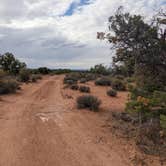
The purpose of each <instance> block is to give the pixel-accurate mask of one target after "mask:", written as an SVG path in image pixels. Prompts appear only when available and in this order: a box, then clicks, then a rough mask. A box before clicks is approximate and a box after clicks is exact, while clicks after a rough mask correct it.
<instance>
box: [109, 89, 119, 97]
mask: <svg viewBox="0 0 166 166" xmlns="http://www.w3.org/2000/svg"><path fill="white" fill-rule="evenodd" d="M107 95H108V96H112V97H116V96H117V91H116V90H114V89H110V90H108V91H107Z"/></svg>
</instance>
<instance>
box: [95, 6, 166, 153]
mask: <svg viewBox="0 0 166 166" xmlns="http://www.w3.org/2000/svg"><path fill="white" fill-rule="evenodd" d="M165 20H166V14H165V13H164V11H161V12H159V14H158V15H156V16H155V17H154V18H153V20H152V21H151V22H150V23H147V22H145V21H144V18H143V17H142V16H140V15H131V14H130V13H124V12H123V7H120V8H119V9H118V10H117V12H116V13H115V15H113V16H111V17H110V18H109V30H110V31H111V32H114V33H109V34H104V33H98V36H97V38H98V39H103V40H105V39H106V40H108V41H109V42H110V43H111V45H112V47H113V49H115V50H116V55H115V56H114V57H113V68H112V73H113V75H114V76H115V77H116V75H123V76H124V77H126V78H127V79H122V78H121V79H119V78H118V79H117V78H116V79H115V80H114V81H112V82H111V86H112V88H113V89H115V90H125V89H126V88H127V87H128V88H127V89H129V90H130V98H129V101H128V103H127V105H126V114H123V115H124V116H127V117H130V118H127V119H130V120H129V121H130V123H134V124H135V129H136V128H137V130H136V131H137V132H136V142H137V144H138V145H139V147H140V148H141V150H143V151H144V152H147V153H150V152H151V153H152V154H158V155H159V154H160V155H166V152H165V151H164V152H163V151H162V150H164V149H166V128H165V126H166V121H165V119H166V84H165V83H166V29H164V26H165V25H166V21H165ZM111 34H112V35H111ZM113 34H114V35H113ZM125 83H127V84H128V85H127V87H126V85H125ZM123 115H122V116H121V115H120V116H115V117H118V118H119V117H123ZM122 125H123V124H122ZM161 142H162V144H161ZM148 149H151V150H148ZM161 152H162V153H161Z"/></svg>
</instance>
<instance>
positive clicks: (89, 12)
mask: <svg viewBox="0 0 166 166" xmlns="http://www.w3.org/2000/svg"><path fill="white" fill-rule="evenodd" d="M121 5H122V6H124V8H125V11H128V12H131V13H132V14H141V15H143V16H144V17H145V18H146V19H148V18H151V17H152V15H153V14H154V13H155V12H156V11H157V10H158V9H159V8H160V7H162V8H163V7H166V0H0V54H3V53H5V52H11V53H13V54H14V55H15V56H16V57H17V58H19V59H20V60H21V61H23V62H25V63H26V64H27V65H28V67H31V68H35V67H40V66H46V67H49V68H72V69H88V68H90V67H91V66H94V65H95V64H101V63H102V64H105V65H109V64H110V63H111V59H112V58H111V57H112V56H113V54H114V51H113V50H111V49H110V45H109V43H108V42H107V41H100V40H97V39H96V33H97V32H108V29H107V25H108V23H107V20H108V17H109V16H111V15H113V14H114V13H115V11H116V9H117V8H118V7H119V6H121Z"/></svg>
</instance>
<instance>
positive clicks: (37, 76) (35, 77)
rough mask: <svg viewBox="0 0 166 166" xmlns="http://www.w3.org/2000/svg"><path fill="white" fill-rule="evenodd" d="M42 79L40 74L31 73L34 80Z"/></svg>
mask: <svg viewBox="0 0 166 166" xmlns="http://www.w3.org/2000/svg"><path fill="white" fill-rule="evenodd" d="M40 79H42V77H41V75H40V74H32V75H31V81H32V82H37V80H40Z"/></svg>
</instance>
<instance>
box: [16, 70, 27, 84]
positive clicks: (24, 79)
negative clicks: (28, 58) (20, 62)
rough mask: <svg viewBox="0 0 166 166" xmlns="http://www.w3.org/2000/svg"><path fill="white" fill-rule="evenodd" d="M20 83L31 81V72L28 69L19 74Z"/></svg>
mask: <svg viewBox="0 0 166 166" xmlns="http://www.w3.org/2000/svg"><path fill="white" fill-rule="evenodd" d="M18 79H19V81H20V82H28V81H29V80H30V72H29V70H27V69H22V70H21V71H20V73H19V78H18Z"/></svg>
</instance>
